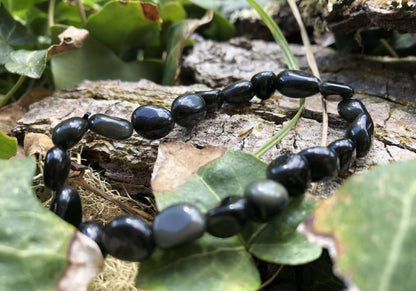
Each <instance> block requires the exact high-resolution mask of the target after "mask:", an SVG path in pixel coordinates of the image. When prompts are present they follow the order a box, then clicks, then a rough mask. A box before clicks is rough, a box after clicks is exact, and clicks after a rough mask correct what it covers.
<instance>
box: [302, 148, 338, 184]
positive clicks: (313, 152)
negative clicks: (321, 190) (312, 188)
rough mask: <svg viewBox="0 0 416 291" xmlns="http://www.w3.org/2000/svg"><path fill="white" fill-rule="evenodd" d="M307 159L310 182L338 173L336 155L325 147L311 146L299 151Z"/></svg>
mask: <svg viewBox="0 0 416 291" xmlns="http://www.w3.org/2000/svg"><path fill="white" fill-rule="evenodd" d="M299 155H301V156H302V157H305V158H306V159H307V160H308V164H309V168H310V171H311V178H312V182H318V181H322V180H327V179H330V178H333V177H335V176H337V175H338V172H339V161H338V155H337V153H336V152H335V151H333V150H332V149H329V148H327V147H320V146H317V147H311V148H308V149H306V150H303V151H301V152H300V153H299Z"/></svg>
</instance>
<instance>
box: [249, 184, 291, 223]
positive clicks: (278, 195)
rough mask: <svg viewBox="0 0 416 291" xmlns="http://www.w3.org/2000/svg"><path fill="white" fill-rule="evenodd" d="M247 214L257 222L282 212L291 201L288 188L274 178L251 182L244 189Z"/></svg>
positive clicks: (265, 220)
mask: <svg viewBox="0 0 416 291" xmlns="http://www.w3.org/2000/svg"><path fill="white" fill-rule="evenodd" d="M244 197H245V198H246V199H247V215H248V217H249V218H250V219H251V220H253V221H256V222H267V221H269V220H270V219H271V218H272V217H273V216H275V215H277V214H279V213H281V212H282V210H283V209H284V208H285V207H286V205H287V203H288V201H289V194H288V192H287V190H286V188H285V187H284V186H283V185H282V184H280V183H278V182H275V181H273V180H268V179H264V180H258V181H254V182H251V183H250V184H248V185H247V186H246V188H245V189H244Z"/></svg>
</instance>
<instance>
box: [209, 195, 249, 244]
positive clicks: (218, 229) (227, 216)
mask: <svg viewBox="0 0 416 291" xmlns="http://www.w3.org/2000/svg"><path fill="white" fill-rule="evenodd" d="M246 205H247V200H246V199H245V198H243V197H241V196H228V197H226V198H224V199H222V200H221V202H220V203H219V205H218V206H217V207H215V208H213V209H211V210H209V211H208V212H207V213H206V214H205V217H206V224H207V232H208V233H209V234H211V235H213V236H216V237H222V238H225V237H230V236H233V235H236V234H237V233H239V232H240V231H241V230H242V229H243V228H244V226H245V225H246V223H247V221H248V217H247V213H246Z"/></svg>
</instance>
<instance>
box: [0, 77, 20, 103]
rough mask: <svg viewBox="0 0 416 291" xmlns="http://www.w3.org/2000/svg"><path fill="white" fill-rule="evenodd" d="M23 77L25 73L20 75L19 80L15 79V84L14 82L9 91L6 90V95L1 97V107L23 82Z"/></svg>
mask: <svg viewBox="0 0 416 291" xmlns="http://www.w3.org/2000/svg"><path fill="white" fill-rule="evenodd" d="M25 79H26V76H25V75H20V77H19V80H17V82H16V84H14V86H13V87H12V88H11V89H10V90H9V92H7V94H6V95H4V96H3V97H1V99H0V107H2V106H3V105H4V104H6V103H7V101H9V99H10V98H11V97H12V96H13V94H14V93H16V91H17V89H19V88H20V86H21V85H22V84H23V82H24V81H25Z"/></svg>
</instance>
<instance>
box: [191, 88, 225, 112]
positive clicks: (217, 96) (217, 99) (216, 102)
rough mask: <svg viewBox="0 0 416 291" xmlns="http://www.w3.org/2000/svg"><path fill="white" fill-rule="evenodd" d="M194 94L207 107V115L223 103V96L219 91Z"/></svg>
mask: <svg viewBox="0 0 416 291" xmlns="http://www.w3.org/2000/svg"><path fill="white" fill-rule="evenodd" d="M195 94H197V95H198V96H200V97H202V98H203V99H204V101H205V104H206V105H207V112H209V113H213V112H215V111H217V110H218V109H220V108H221V106H222V104H223V103H224V96H223V95H222V92H221V91H220V90H210V91H201V92H196V93H195Z"/></svg>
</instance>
